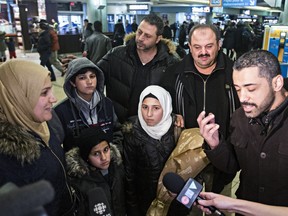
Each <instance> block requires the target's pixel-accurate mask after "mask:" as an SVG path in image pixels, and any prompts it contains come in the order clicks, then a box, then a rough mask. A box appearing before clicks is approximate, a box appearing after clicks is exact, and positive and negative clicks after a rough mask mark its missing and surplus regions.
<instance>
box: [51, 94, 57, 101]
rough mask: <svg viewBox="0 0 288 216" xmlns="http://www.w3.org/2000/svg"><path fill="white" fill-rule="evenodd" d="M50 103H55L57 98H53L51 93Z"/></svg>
mask: <svg viewBox="0 0 288 216" xmlns="http://www.w3.org/2000/svg"><path fill="white" fill-rule="evenodd" d="M50 102H51V103H56V102H57V98H56V97H55V96H54V94H53V93H52V94H51V97H50Z"/></svg>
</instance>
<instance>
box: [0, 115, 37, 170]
mask: <svg viewBox="0 0 288 216" xmlns="http://www.w3.org/2000/svg"><path fill="white" fill-rule="evenodd" d="M0 134H1V136H0V154H3V155H6V156H9V157H14V158H16V160H18V161H19V162H21V164H22V165H23V164H24V163H32V162H33V161H35V160H36V159H38V158H39V157H40V145H41V143H40V142H38V141H37V140H36V139H35V137H34V136H33V135H32V134H30V133H29V132H28V131H27V130H26V129H24V128H23V127H20V126H17V125H12V124H11V123H10V122H7V121H0Z"/></svg>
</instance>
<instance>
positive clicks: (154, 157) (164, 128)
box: [123, 85, 179, 216]
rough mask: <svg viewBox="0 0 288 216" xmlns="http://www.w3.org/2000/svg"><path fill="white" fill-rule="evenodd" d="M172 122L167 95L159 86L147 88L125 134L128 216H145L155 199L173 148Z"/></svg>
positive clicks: (173, 129)
mask: <svg viewBox="0 0 288 216" xmlns="http://www.w3.org/2000/svg"><path fill="white" fill-rule="evenodd" d="M175 120H176V117H175V116H174V115H173V114H172V100H171V96H170V94H169V93H168V92H167V91H166V90H165V89H163V88H162V87H160V86H156V85H151V86H148V87H146V88H145V89H144V90H143V91H142V93H141V95H140V98H139V105H138V119H137V120H136V121H135V123H134V124H133V126H132V127H130V130H129V129H127V130H126V134H125V139H124V144H123V146H124V164H125V169H126V170H125V171H126V180H127V190H126V191H127V203H128V206H127V211H128V216H129V215H133V216H138V215H140V216H142V215H143V216H144V215H146V212H147V210H148V208H149V206H150V204H151V202H152V201H153V199H154V198H155V196H156V192H157V183H158V178H159V176H160V173H161V171H162V169H163V167H164V165H165V162H166V160H167V159H168V157H169V155H170V154H171V152H172V151H173V149H174V147H175V146H176V141H177V140H176V139H177V138H175V136H174V132H175V131H178V130H179V128H177V126H174V122H175ZM126 126H127V125H126ZM126 128H127V127H126ZM128 128H129V127H128Z"/></svg>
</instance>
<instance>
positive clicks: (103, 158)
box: [101, 152, 107, 161]
mask: <svg viewBox="0 0 288 216" xmlns="http://www.w3.org/2000/svg"><path fill="white" fill-rule="evenodd" d="M106 158H107V156H106V154H105V153H104V152H101V160H103V161H105V160H106Z"/></svg>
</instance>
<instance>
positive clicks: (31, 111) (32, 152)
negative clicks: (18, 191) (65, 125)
mask: <svg viewBox="0 0 288 216" xmlns="http://www.w3.org/2000/svg"><path fill="white" fill-rule="evenodd" d="M56 101H57V100H56V98H55V97H54V95H53V92H52V84H51V80H50V73H49V71H48V70H47V69H45V68H44V67H42V66H41V65H38V64H36V63H33V62H28V61H23V60H18V59H16V60H10V61H7V62H5V63H3V64H2V65H0V134H1V136H0V164H1V166H0V173H1V174H0V187H1V186H2V185H4V184H6V183H8V182H11V183H14V184H15V185H17V186H18V187H22V186H25V185H28V184H32V183H34V182H37V181H40V180H47V181H48V182H50V183H51V185H52V187H53V188H54V190H55V196H54V199H53V200H52V198H51V202H49V203H48V200H47V199H46V198H45V199H44V200H47V202H46V203H43V205H45V206H44V208H45V211H46V212H47V214H48V215H49V216H53V215H54V216H58V215H63V213H65V212H67V211H68V210H69V208H70V204H71V203H70V201H71V198H72V197H71V196H70V193H69V192H70V190H69V188H68V185H67V182H66V174H65V168H64V152H63V149H62V147H61V138H60V137H59V136H58V135H59V130H58V131H57V132H56V129H55V128H54V127H52V125H54V126H55V125H57V124H59V122H57V121H56V122H55V120H56V119H57V118H55V116H54V117H53V113H52V106H53V103H55V102H56ZM58 121H59V120H58ZM57 133H58V134H57ZM38 192H40V191H38ZM38 192H37V191H35V193H33V194H31V196H32V197H31V199H35V200H36V199H38V198H39V199H41V197H40V196H41V195H45V194H43V193H40V194H38ZM37 195H38V197H37ZM33 196H35V197H33ZM69 203H70V204H69ZM18 205H19V206H21V205H20V204H19V203H16V201H15V203H14V202H13V201H12V202H11V207H13V206H14V207H15V206H18ZM35 205H36V204H35ZM39 205H40V204H39ZM6 207H7V206H6ZM37 207H39V206H33V203H31V206H29V209H28V208H23V209H21V212H22V213H23V215H24V214H25V215H26V214H27V215H30V214H32V211H33V208H35V209H36V208H37ZM0 209H1V207H0ZM4 214H5V213H4Z"/></svg>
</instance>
